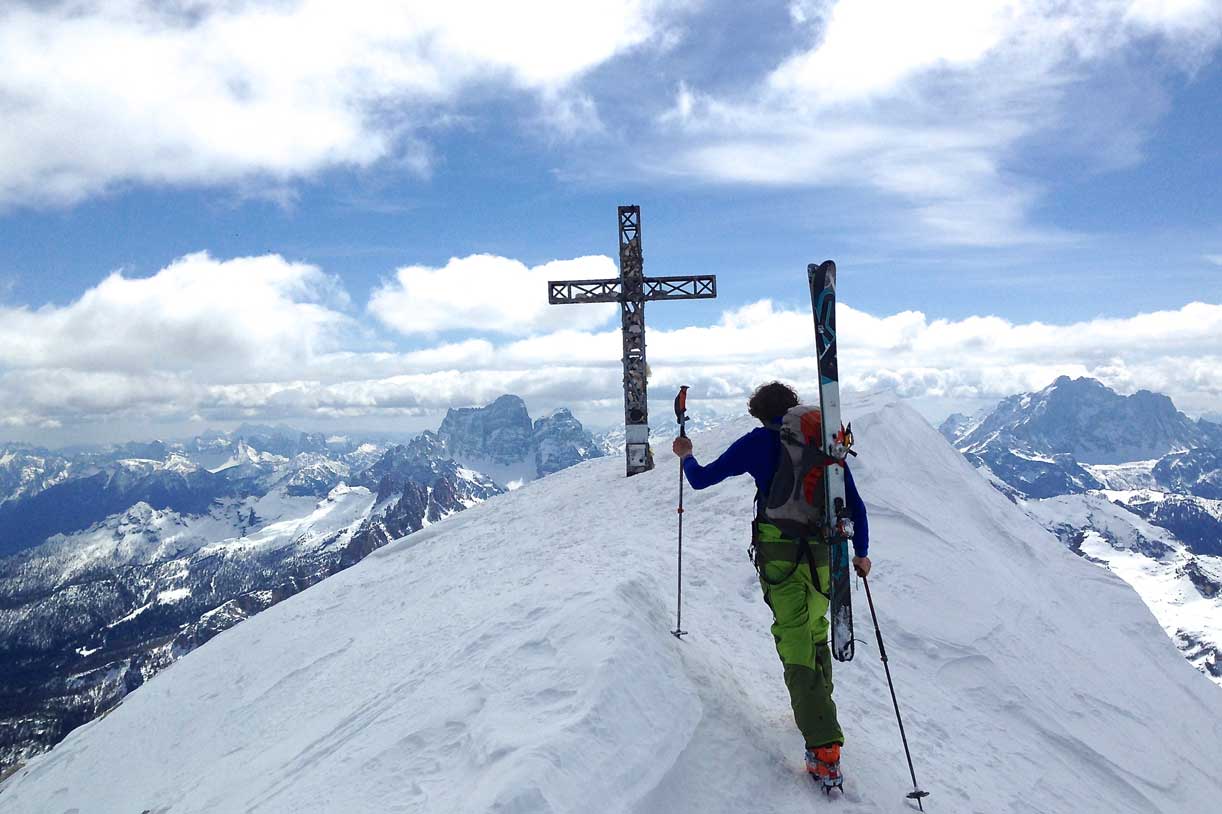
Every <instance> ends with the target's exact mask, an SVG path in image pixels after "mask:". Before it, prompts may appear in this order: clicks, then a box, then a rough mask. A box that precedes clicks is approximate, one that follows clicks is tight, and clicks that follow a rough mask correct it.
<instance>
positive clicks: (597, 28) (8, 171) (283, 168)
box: [0, 0, 656, 205]
mask: <svg viewBox="0 0 1222 814" xmlns="http://www.w3.org/2000/svg"><path fill="white" fill-rule="evenodd" d="M654 5H655V1H654V0H627V1H626V2H625V1H624V0H591V2H583V3H571V2H567V1H566V0H524V2H516V3H485V2H478V0H449V1H448V2H445V3H418V2H413V3H395V2H374V1H373V0H352V1H351V2H347V3H343V4H337V3H334V2H329V0H285V1H284V2H261V3H260V2H228V0H201V1H200V2H193V3H189V4H188V3H177V2H174V3H163V2H155V0H105V1H104V0H81V2H73V3H56V4H47V5H44V6H33V5H26V4H24V3H9V4H5V6H4V7H3V8H2V9H0V119H2V120H3V121H4V127H3V128H0V205H3V204H6V203H7V204H14V203H23V204H24V203H32V202H33V203H44V202H73V201H77V200H80V199H81V198H83V197H86V196H88V195H91V194H95V193H97V192H99V191H102V190H105V189H107V188H108V187H111V186H113V185H115V184H117V183H122V182H132V181H134V182H140V183H186V184H219V183H230V182H234V181H240V180H243V179H249V178H250V177H252V176H260V177H263V178H265V179H266V180H271V181H273V182H274V181H277V180H286V179H293V178H298V177H302V176H305V175H309V174H311V173H313V172H316V171H318V170H320V169H325V168H329V167H334V166H340V165H348V166H367V165H369V164H371V163H373V162H375V161H379V160H382V159H387V158H399V159H402V161H403V162H404V164H405V165H406V166H408V167H415V168H416V169H417V170H424V169H426V168H427V165H428V151H427V147H425V146H423V145H422V144H421V143H420V142H419V140H418V136H417V135H416V134H414V132H413V131H415V130H416V129H417V128H418V127H419V126H420V125H422V124H425V123H427V122H428V121H429V120H431V119H432V118H433V117H434V115H433V113H430V110H431V109H432V106H436V105H444V104H446V103H449V102H452V101H454V100H455V99H456V98H457V97H458V96H459V94H461V93H462V92H463V91H464V90H465V89H467V88H470V87H472V86H475V85H488V84H499V85H504V86H508V87H510V88H514V89H519V90H525V91H538V92H540V93H542V94H543V95H544V96H546V98H547V99H549V100H551V101H550V103H549V104H550V105H551V106H552V107H556V106H557V105H559V111H558V112H555V113H554V114H553V118H557V117H558V119H559V120H560V121H561V122H562V123H563V124H564V126H565V127H568V128H576V127H578V126H579V124H580V122H581V121H583V120H587V121H588V120H589V117H590V114H591V110H590V109H589V107H588V106H587V105H584V104H583V103H582V102H581V97H576V99H575V100H571V101H569V102H568V103H567V104H568V105H569V107H568V108H567V109H566V108H565V107H564V105H560V103H559V102H557V101H556V100H559V99H566V98H569V97H565V96H563V95H562V94H561V93H560V89H562V88H563V86H564V85H565V84H566V83H569V82H571V81H572V80H574V79H575V78H577V77H579V76H580V75H581V74H583V73H584V72H586V71H588V70H589V69H591V68H593V67H594V66H596V65H598V64H600V63H602V62H604V61H606V60H608V59H610V58H612V57H613V56H615V55H616V54H618V53H621V52H623V51H624V50H626V49H629V48H632V47H634V46H636V45H638V44H640V43H642V42H644V41H645V40H647V39H648V38H649V37H650V36H651V35H652V34H653V31H654V18H655V16H656V12H655V8H654Z"/></svg>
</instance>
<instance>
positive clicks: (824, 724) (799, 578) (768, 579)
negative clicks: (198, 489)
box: [755, 523, 844, 749]
mask: <svg viewBox="0 0 1222 814" xmlns="http://www.w3.org/2000/svg"><path fill="white" fill-rule="evenodd" d="M798 549H799V544H798V542H797V541H795V540H791V539H788V538H786V537H784V536H782V534H781V532H780V530H779V529H777V527H776V526H773V525H771V524H768V523H757V524H756V540H755V559H756V565H757V566H758V567H759V569H760V585H761V587H762V588H763V589H764V601H765V602H767V603H768V606H769V607H770V608H772V617H773V623H772V638H773V639H775V640H776V652H777V655H779V656H780V657H781V664H782V665H784V668H785V686H786V687H787V688H788V689H789V702H790V705H791V706H792V707H793V718H794V721H795V722H796V723H797V724H798V729H799V730H801V732H802V737H803V738H805V739H806V747H807V748H808V749H814V748H816V747H819V746H827V745H828V744H831V743H840V744H843V743H844V734H843V733H842V732H841V731H840V724H839V723H838V722H837V720H836V703H835V702H834V701H833V700H832V652H831V650H830V649H829V648H828V644H827V635H828V622H827V609H828V598H827V592H828V591H827V589H828V587H829V586H830V585H831V575H830V568H829V565H828V548H827V546H826V545H823V544H822V543H820V542H814V543H811V544H810V555H811V556H810V559H811V560H813V561H814V564H815V576H816V577H817V578H818V582H815V581H814V580H813V579H812V576H811V567H810V563H809V562H808V561H807V559H806V558H805V557H804V558H803V561H802V563H801V564H799V565H798V567H797V568H796V569H795V568H794V560H795V559H796V557H797V555H798Z"/></svg>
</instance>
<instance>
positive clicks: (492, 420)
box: [437, 396, 603, 485]
mask: <svg viewBox="0 0 1222 814" xmlns="http://www.w3.org/2000/svg"><path fill="white" fill-rule="evenodd" d="M437 436H438V438H439V439H440V440H441V442H442V443H443V444H444V445H445V449H446V450H447V452H448V453H449V454H450V455H452V456H453V457H454V458H455V459H456V460H458V461H461V462H463V463H464V464H466V465H467V466H469V467H471V468H473V469H478V470H480V471H481V472H485V473H486V474H488V475H490V476H492V477H493V478H494V479H496V480H497V482H498V483H501V484H504V485H510V484H512V483H515V482H521V481H527V480H535V479H536V478H541V477H543V476H545V475H548V474H551V473H552V472H558V471H559V470H561V469H564V468H565V467H568V466H572V465H573V464H576V463H580V462H581V461H584V460H588V459H590V458H598V457H601V456H602V455H603V451H602V450H601V449H600V448H599V446H598V445H597V444H596V443H595V442H594V438H593V436H591V435H590V433H589V432H587V431H586V430H585V429H584V428H583V427H582V426H581V422H580V421H578V420H577V419H576V418H574V417H573V414H572V413H571V412H569V411H568V410H567V409H564V408H561V409H559V410H556V411H555V412H553V413H552V414H551V415H549V416H546V417H544V418H540V419H539V420H538V421H535V422H534V423H533V424H532V423H531V420H530V414H529V413H528V412H527V410H526V403H525V402H523V401H522V399H520V398H518V397H517V396H501V397H500V398H498V399H497V400H496V401H494V402H492V403H491V404H489V405H487V406H485V407H463V408H459V409H455V410H450V411H449V412H447V413H446V417H445V420H444V421H442V422H441V429H440V430H438V432H437Z"/></svg>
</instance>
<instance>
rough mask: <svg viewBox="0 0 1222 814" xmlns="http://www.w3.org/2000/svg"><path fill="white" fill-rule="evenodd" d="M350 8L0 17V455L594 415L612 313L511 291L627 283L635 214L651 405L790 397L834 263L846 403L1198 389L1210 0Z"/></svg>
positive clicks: (285, 6)
mask: <svg viewBox="0 0 1222 814" xmlns="http://www.w3.org/2000/svg"><path fill="white" fill-rule="evenodd" d="M336 8H338V7H334V6H333V4H325V3H315V2H304V1H303V2H284V3H275V4H271V5H267V4H257V3H207V2H205V3H195V4H189V5H188V4H177V3H158V4H150V3H145V2H140V0H124V2H119V3H108V4H97V5H94V4H91V3H83V4H78V5H77V11H76V13H75V14H74V15H71V16H70V15H68V14H67V13H66V12H64V11H62V10H59V9H58V8H57V7H56V6H50V7H46V6H42V5H39V6H24V5H21V4H17V5H14V6H10V7H8V9H6V10H4V11H0V114H2V115H3V116H4V118H5V120H6V121H8V122H12V125H13V126H12V127H8V128H6V135H0V155H4V156H6V157H7V158H6V160H5V162H4V165H5V166H4V168H3V169H0V322H3V323H4V324H6V325H7V328H4V327H0V339H4V340H6V344H7V347H8V349H7V351H5V352H2V353H0V379H3V380H4V384H5V385H6V386H5V387H4V388H3V392H4V395H3V396H0V410H3V411H4V417H3V418H0V438H3V437H6V436H7V437H12V438H20V439H26V440H43V441H46V442H48V443H54V442H58V441H64V440H75V439H77V438H88V439H98V438H102V437H108V436H110V435H120V436H125V435H147V434H150V433H152V434H162V435H168V434H175V433H179V432H185V431H190V430H192V429H196V428H200V427H202V426H204V425H216V426H226V425H232V424H233V423H235V422H237V421H239V420H249V419H258V420H285V421H289V422H291V423H296V424H299V425H302V426H311V427H319V428H329V427H334V428H337V429H339V428H344V427H371V428H389V427H401V426H406V427H411V428H415V427H418V426H431V425H433V424H435V423H436V421H437V415H438V412H439V411H440V410H443V409H444V408H445V407H446V406H449V405H461V404H469V403H479V402H481V401H482V400H485V399H487V398H488V397H490V396H492V395H495V394H496V392H498V391H499V390H501V389H512V390H516V391H520V392H522V394H523V395H524V396H525V397H526V398H527V400H528V403H529V404H530V405H531V407H532V409H535V410H545V409H549V408H550V407H553V406H557V405H559V404H571V405H572V406H573V407H574V408H575V409H576V410H577V412H578V415H579V416H580V415H583V414H584V415H585V416H587V417H588V418H590V419H591V420H593V421H594V422H595V423H611V422H613V421H614V420H615V415H616V412H617V407H616V405H617V403H618V398H619V397H618V342H617V340H616V339H615V336H614V334H615V329H616V322H617V321H616V319H615V314H614V310H613V309H611V310H609V311H608V310H607V309H592V308H591V309H559V310H562V311H564V312H565V314H564V315H560V316H557V315H554V314H545V313H544V311H545V309H540V308H538V307H537V302H536V301H537V300H538V299H543V298H544V290H543V288H542V284H541V281H542V280H544V278H546V276H548V275H547V274H546V273H544V271H543V270H540V269H539V268H538V267H540V266H543V265H544V264H547V263H550V262H552V261H575V262H574V263H571V264H568V265H566V266H564V267H563V270H564V271H565V273H566V274H567V273H571V275H572V276H588V275H587V273H586V272H587V271H588V272H590V273H603V272H607V273H614V269H613V267H611V266H608V265H607V264H608V262H609V261H608V260H607V259H606V257H603V258H598V257H597V256H598V255H604V256H613V255H614V250H615V245H616V243H615V241H616V233H615V206H616V205H617V204H620V203H638V204H640V205H641V206H642V208H643V221H644V247H645V258H646V272H647V273H651V274H693V273H715V274H717V275H718V282H719V291H720V298H719V299H718V300H717V301H716V302H713V303H672V304H666V305H659V306H655V307H651V308H650V310H649V312H648V313H649V325H650V327H651V329H653V331H654V333H652V334H651V342H650V354H651V362H652V366H653V368H654V381H653V383H652V384H653V387H654V391H653V395H655V396H656V395H658V394H659V393H660V392H662V391H665V392H666V393H667V394H669V390H670V389H673V387H672V385H674V384H676V383H678V382H680V381H682V382H683V383H691V384H692V385H693V388H694V390H693V393H694V394H699V395H701V396H702V397H704V398H705V399H706V400H707V401H708V403H710V404H716V405H717V406H718V408H719V409H720V408H729V407H733V406H735V405H738V404H739V403H740V402H741V400H742V396H743V395H745V393H746V392H747V391H748V390H749V388H750V385H751V383H752V382H754V381H755V379H756V378H758V377H759V376H761V375H775V376H780V377H782V378H788V379H790V380H792V381H794V382H795V383H798V384H799V385H802V384H803V383H808V382H810V381H813V377H812V371H811V369H810V366H809V360H808V359H805V358H804V357H805V355H806V351H807V349H806V345H807V344H809V342H808V340H809V336H808V335H807V333H808V328H806V327H805V326H804V323H803V322H802V319H801V317H802V311H803V310H804V308H805V304H804V298H805V292H804V290H803V287H804V286H803V276H804V275H803V271H804V268H805V265H806V263H807V262H811V261H817V260H822V259H824V258H828V257H830V258H834V259H835V260H836V261H837V263H838V265H839V266H840V269H841V291H842V297H843V299H844V302H845V303H846V305H847V307H848V308H849V309H852V311H851V314H850V315H849V316H848V317H847V318H846V319H845V320H844V322H845V328H846V329H849V328H851V327H853V326H856V327H858V328H859V333H858V334H857V335H854V334H852V333H846V331H845V330H842V337H843V342H844V353H845V370H844V375H845V376H846V386H848V387H850V388H851V389H852V388H856V389H862V390H868V389H874V388H878V387H891V388H894V389H896V390H898V391H899V392H900V393H901V394H902V395H904V396H906V397H910V398H913V399H914V400H916V401H917V402H918V403H919V405H920V406H921V407H922V409H924V410H925V412H926V413H927V414H928V415H930V416H931V417H937V415H938V414H940V413H944V412H946V411H949V410H950V409H952V408H969V409H970V408H974V407H978V406H981V405H983V404H987V403H989V401H991V400H995V399H997V398H1000V397H1001V396H1004V395H1006V394H1008V393H1010V392H1014V391H1017V390H1022V389H1030V388H1036V387H1041V386H1043V385H1044V384H1046V383H1047V382H1049V381H1051V380H1052V379H1053V378H1055V376H1056V375H1059V374H1061V373H1069V374H1071V375H1093V376H1097V377H1099V378H1101V379H1102V380H1104V381H1105V382H1107V383H1108V384H1111V385H1112V386H1114V387H1116V388H1117V389H1118V390H1121V391H1123V392H1131V391H1133V390H1135V389H1138V388H1142V387H1146V388H1150V389H1157V390H1162V391H1164V392H1167V393H1168V394H1170V395H1171V396H1172V397H1173V398H1175V399H1176V401H1177V403H1178V404H1180V405H1181V407H1183V408H1185V409H1187V410H1189V411H1190V412H1192V413H1194V414H1201V413H1216V412H1218V411H1219V410H1222V357H1220V356H1219V351H1218V348H1219V347H1222V313H1220V312H1222V196H1219V195H1218V194H1217V192H1216V190H1218V189H1219V188H1222V139H1218V137H1217V133H1219V132H1222V105H1219V104H1218V103H1217V100H1218V99H1219V98H1222V60H1220V59H1219V57H1218V52H1219V47H1220V46H1222V6H1220V5H1219V4H1218V3H1217V2H1215V1H1214V0H1203V1H1199V0H1178V1H1173V0H1167V2H1153V0H1077V2H1073V3H1055V4H1054V3H1048V2H1036V1H1035V0H1031V1H1030V2H1020V1H1019V0H1013V1H1009V0H1007V1H1006V2H1002V1H1001V0H998V2H977V1H976V0H973V2H967V0H931V2H929V3H926V4H923V5H922V7H921V11H920V14H915V13H914V8H915V6H913V5H912V4H908V3H904V2H900V1H899V0H839V2H831V1H830V0H829V2H819V1H818V0H811V1H805V0H804V1H803V2H788V3H786V2H777V3H760V4H756V5H755V6H753V11H752V12H751V13H750V14H743V13H741V10H740V9H741V6H740V5H738V4H731V3H728V2H714V1H712V0H710V1H709V2H693V1H689V2H678V3H662V2H628V3H622V2H621V3H605V4H604V3H601V2H591V3H590V4H588V5H587V6H585V7H583V9H582V12H581V13H577V12H575V11H573V10H572V9H570V8H569V6H568V4H564V3H556V2H539V3H535V4H532V3H526V4H524V5H522V6H520V7H515V8H516V9H517V14H516V15H511V16H509V17H506V18H504V19H498V18H497V13H495V12H493V11H490V9H495V8H496V7H495V6H487V5H483V6H481V5H480V4H478V3H469V2H456V3H453V4H447V6H446V7H445V8H428V9H416V10H411V11H404V10H403V9H399V8H397V7H396V5H395V4H389V5H388V4H377V3H356V4H352V5H350V6H345V11H344V12H342V13H340V12H337V11H336V10H335V9H336ZM5 55H7V56H5ZM591 256H595V257H591ZM473 257H474V258H480V257H483V259H482V260H480V259H475V260H472V259H471V258H473ZM184 258H186V259H184ZM452 258H455V259H458V260H459V261H464V260H465V262H457V263H455V262H451V259H452ZM579 258H585V259H584V260H578V259H579ZM104 281H105V282H104ZM481 287H482V288H488V287H492V288H495V289H496V294H495V295H489V296H488V297H486V298H485V299H486V300H487V301H486V302H481V301H480V297H479V296H478V295H475V294H473V292H474V291H476V290H477V289H479V288H481ZM515 291H520V292H521V293H519V294H515V293H513V292H515ZM446 292H449V293H448V294H447V293H446ZM473 297H474V300H475V301H474V303H473V302H472V298H473ZM531 298H534V299H531ZM379 303H380V305H379ZM1192 303H1196V304H1197V305H1196V306H1191V307H1190V304H1192ZM498 310H499V312H502V313H505V314H510V315H513V318H506V319H502V318H501V317H500V316H499V315H498ZM576 311H586V312H587V313H585V314H580V315H578V314H576V313H575V312H576ZM426 312H427V313H426ZM570 313H572V314H573V315H572V316H569V314H570ZM442 326H448V327H442ZM654 337H656V338H654Z"/></svg>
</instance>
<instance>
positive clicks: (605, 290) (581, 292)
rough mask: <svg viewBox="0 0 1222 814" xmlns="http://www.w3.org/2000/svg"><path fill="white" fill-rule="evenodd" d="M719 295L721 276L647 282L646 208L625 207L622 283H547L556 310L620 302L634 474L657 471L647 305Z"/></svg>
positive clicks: (621, 221)
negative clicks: (643, 228)
mask: <svg viewBox="0 0 1222 814" xmlns="http://www.w3.org/2000/svg"><path fill="white" fill-rule="evenodd" d="M716 296H717V277H716V276H714V275H711V274H701V275H696V276H693V277H646V276H645V261H644V258H643V256H642V254H641V208H640V207H639V206H621V207H620V208H619V278H618V279H614V280H561V281H558V282H549V283H548V284H547V300H548V302H549V303H550V304H552V305H572V304H579V303H590V302H618V303H619V304H620V322H621V326H622V328H623V337H624V442H625V446H624V451H625V453H626V455H627V457H628V475H629V476H632V475H636V474H639V473H641V472H648V471H649V470H650V469H653V453H652V452H651V451H650V449H649V402H648V393H647V392H646V389H647V383H646V377H647V371H648V367H647V365H646V363H645V303H646V302H648V301H650V300H708V299H713V298H714V297H716Z"/></svg>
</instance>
